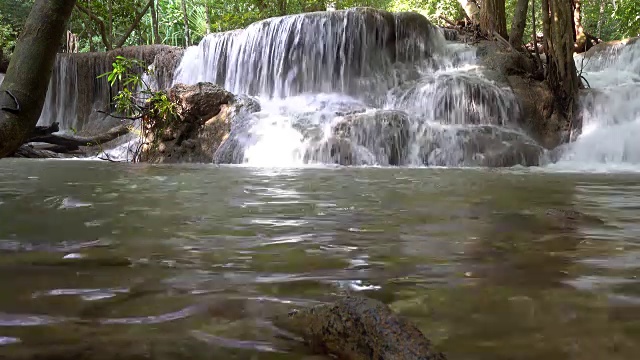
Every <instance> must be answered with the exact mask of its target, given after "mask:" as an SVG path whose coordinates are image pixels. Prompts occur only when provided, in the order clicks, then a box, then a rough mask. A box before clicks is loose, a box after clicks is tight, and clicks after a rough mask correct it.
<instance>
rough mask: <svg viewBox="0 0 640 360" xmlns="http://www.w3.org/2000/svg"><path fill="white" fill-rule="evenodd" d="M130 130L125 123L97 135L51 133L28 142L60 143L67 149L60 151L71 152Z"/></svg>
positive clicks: (99, 143)
mask: <svg viewBox="0 0 640 360" xmlns="http://www.w3.org/2000/svg"><path fill="white" fill-rule="evenodd" d="M130 131H131V127H130V125H125V124H123V125H119V126H116V127H114V128H112V129H110V130H109V131H107V132H106V133H103V134H99V135H96V136H90V137H82V136H72V135H62V134H60V135H56V134H49V135H42V136H35V137H32V138H31V139H29V140H27V143H35V142H40V143H47V144H52V145H58V146H60V147H61V148H58V149H59V150H63V149H64V150H65V151H60V152H70V151H74V150H78V149H79V148H80V147H81V146H100V145H103V144H105V143H108V142H109V141H113V140H115V139H117V138H119V137H120V136H123V135H126V134H128V133H129V132H130Z"/></svg>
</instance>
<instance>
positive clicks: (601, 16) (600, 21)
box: [597, 0, 607, 39]
mask: <svg viewBox="0 0 640 360" xmlns="http://www.w3.org/2000/svg"><path fill="white" fill-rule="evenodd" d="M605 6H607V2H606V0H600V13H599V15H598V28H597V33H598V39H602V24H603V23H604V10H605Z"/></svg>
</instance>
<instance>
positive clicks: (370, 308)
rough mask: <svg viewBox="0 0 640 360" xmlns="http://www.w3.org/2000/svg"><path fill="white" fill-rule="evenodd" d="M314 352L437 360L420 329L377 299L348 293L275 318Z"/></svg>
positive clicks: (349, 358)
mask: <svg viewBox="0 0 640 360" xmlns="http://www.w3.org/2000/svg"><path fill="white" fill-rule="evenodd" d="M275 323H276V325H277V326H279V327H282V328H283V329H285V330H287V331H289V332H291V333H293V334H295V335H298V336H300V337H302V338H303V340H304V342H305V343H306V344H307V345H308V346H309V347H310V348H311V349H312V350H314V351H315V352H318V353H326V354H329V355H333V356H336V357H337V358H339V359H343V360H371V359H379V360H437V359H441V360H444V359H446V356H445V355H443V354H442V353H438V352H435V351H433V349H432V346H431V342H430V341H429V340H428V339H427V338H426V337H425V336H424V335H423V334H422V333H421V332H420V330H418V328H417V327H416V326H415V325H413V324H411V323H409V322H408V321H405V320H404V319H403V318H401V317H399V316H398V315H396V314H394V313H393V312H392V311H391V309H389V307H388V306H387V305H385V304H383V303H382V302H380V301H378V300H373V299H369V298H364V297H355V296H347V297H344V298H342V299H340V300H338V301H336V302H334V303H331V304H326V305H319V306H315V307H312V308H307V309H301V310H295V311H292V312H290V313H289V314H288V315H285V316H281V317H278V318H276V319H275Z"/></svg>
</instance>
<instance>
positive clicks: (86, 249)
mask: <svg viewBox="0 0 640 360" xmlns="http://www.w3.org/2000/svg"><path fill="white" fill-rule="evenodd" d="M0 170H2V171H1V172H0V216H1V219H2V226H0V281H1V283H2V284H3V287H4V291H2V292H1V293H0V344H2V346H0V354H1V355H2V357H3V358H7V359H34V358H38V359H82V358H86V359H88V358H91V359H116V358H118V359H137V358H154V359H155V358H157V359H181V358H184V359H200V358H202V359H205V358H207V359H208V358H225V359H227V358H228V359H300V358H309V359H311V358H316V359H317V358H318V357H312V355H311V354H310V353H309V352H308V350H307V349H306V348H305V347H303V346H301V345H300V344H299V343H297V342H295V341H291V340H289V339H287V338H286V336H285V335H284V334H282V333H281V331H280V330H279V329H276V328H274V327H273V326H272V325H271V323H270V318H271V317H272V316H273V315H275V314H281V313H283V312H286V311H288V310H290V309H292V308H295V307H302V306H310V305H313V304H317V303H319V302H324V301H331V300H333V299H335V298H336V297H337V296H340V295H344V294H346V293H354V292H358V293H362V294H365V295H367V296H371V297H374V298H377V299H380V300H382V301H384V302H385V303H388V304H389V305H390V306H391V307H392V308H393V309H394V310H396V311H398V312H399V313H400V314H402V315H404V316H407V317H408V318H409V319H410V320H411V321H413V322H415V323H416V324H418V325H419V327H420V328H421V329H422V330H423V331H424V333H425V334H426V335H427V336H428V337H430V338H431V339H433V341H434V342H435V343H436V344H437V345H438V346H439V349H440V350H442V351H444V352H446V353H448V354H449V358H451V359H482V360H484V359H540V358H544V359H551V360H554V359H558V360H560V359H567V358H575V359H602V358H608V359H634V358H635V355H634V354H636V353H637V351H638V350H640V349H639V348H638V344H637V341H634V339H638V336H639V335H640V301H639V299H640V292H639V291H638V290H637V289H638V280H637V278H635V276H637V271H638V268H639V267H640V266H639V264H640V255H639V254H640V251H639V243H638V241H637V239H638V235H640V228H638V227H637V225H636V224H635V222H634V217H635V215H634V214H635V213H636V211H637V209H638V207H639V206H640V197H638V196H637V195H636V193H637V188H638V187H640V181H638V180H637V179H635V178H633V177H630V176H625V175H611V176H604V175H602V176H595V175H559V174H542V173H521V172H520V173H519V172H517V171H500V172H493V171H480V170H452V169H449V170H447V169H428V170H426V169H413V170H412V169H367V168H324V169H311V168H309V169H279V170H265V169H252V168H237V167H229V168H217V167H213V166H173V167H163V166H134V165H119V164H102V163H96V162H88V161H75V162H73V161H65V162H50V161H49V162H26V161H7V162H3V163H2V164H0ZM52 199H53V200H52ZM65 199H67V200H65ZM69 199H71V200H69ZM550 209H554V210H553V211H550ZM556 210H561V211H556Z"/></svg>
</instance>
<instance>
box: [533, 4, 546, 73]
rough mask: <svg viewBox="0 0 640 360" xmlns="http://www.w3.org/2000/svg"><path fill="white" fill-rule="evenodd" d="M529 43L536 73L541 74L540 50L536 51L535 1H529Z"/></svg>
mask: <svg viewBox="0 0 640 360" xmlns="http://www.w3.org/2000/svg"><path fill="white" fill-rule="evenodd" d="M531 43H532V44H533V51H534V54H535V58H534V60H535V63H536V73H538V74H542V76H544V74H543V67H542V61H541V60H540V50H538V32H537V31H536V0H531Z"/></svg>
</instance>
